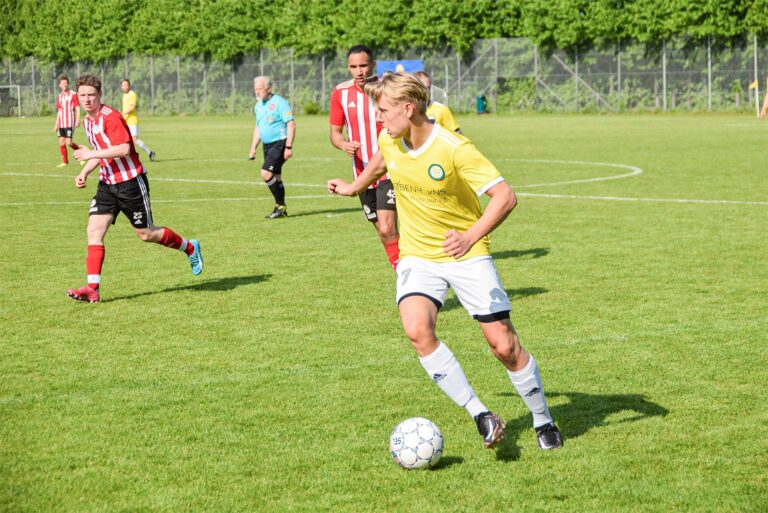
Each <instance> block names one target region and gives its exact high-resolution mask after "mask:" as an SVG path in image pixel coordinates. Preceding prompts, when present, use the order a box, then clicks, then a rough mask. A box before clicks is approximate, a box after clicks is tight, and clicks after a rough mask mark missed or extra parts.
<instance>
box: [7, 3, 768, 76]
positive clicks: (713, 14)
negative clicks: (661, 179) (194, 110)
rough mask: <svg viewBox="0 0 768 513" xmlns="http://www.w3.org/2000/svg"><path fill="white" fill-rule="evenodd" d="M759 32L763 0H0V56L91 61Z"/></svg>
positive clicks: (724, 38) (767, 23)
mask: <svg viewBox="0 0 768 513" xmlns="http://www.w3.org/2000/svg"><path fill="white" fill-rule="evenodd" d="M754 33H756V34H758V36H760V37H761V38H765V37H766V36H768V0H704V1H700V2H691V1H690V0H507V1H495V0H466V1H463V2H455V1H452V0H333V1H326V0H285V1H283V2H280V3H278V2H264V1H250V2H240V1H237V0H197V1H192V2H183V1H182V0H104V1H102V2H98V3H93V2H90V1H87V0H71V1H69V2H67V8H66V9H62V8H61V4H60V2H58V1H56V0H5V1H4V2H2V4H1V5H0V56H1V57H4V58H10V59H19V58H23V57H27V56H35V57H38V58H40V59H44V60H48V61H56V62H74V61H88V60H90V61H101V60H109V59H115V58H119V57H122V56H124V55H126V54H129V53H141V54H145V55H147V54H148V55H162V54H165V55H168V54H170V55H181V56H186V55H194V56H203V57H205V58H207V59H211V60H216V61H221V62H231V63H237V62H238V61H239V60H240V59H242V57H243V56H244V55H248V54H253V53H257V52H258V50H259V49H261V48H283V47H292V48H294V50H295V51H296V52H297V54H298V55H302V54H304V55H307V54H309V55H320V54H332V53H334V52H335V51H336V49H337V48H344V47H347V46H350V45H352V44H356V43H366V44H368V45H370V46H372V47H374V48H375V49H377V50H384V49H386V50H390V51H405V50H409V49H413V48H421V49H424V50H439V49H444V48H446V47H451V48H453V49H455V50H456V51H457V52H458V53H460V54H462V55H465V56H467V55H468V54H469V53H470V52H471V49H472V47H473V44H474V42H475V40H477V39H479V38H494V37H529V38H531V39H532V40H533V41H534V42H536V43H537V44H539V45H540V46H541V47H542V48H543V49H544V51H552V50H554V49H555V48H562V49H566V50H572V51H579V52H585V51H587V50H589V49H592V48H605V49H608V48H614V47H616V45H620V44H627V43H630V42H640V43H644V44H647V45H649V46H651V47H654V46H658V45H660V44H661V43H662V41H663V40H664V38H666V37H671V36H678V37H681V36H682V37H685V38H688V39H690V41H691V42H692V43H694V44H695V43H697V42H700V41H702V40H711V41H712V42H713V43H714V46H715V48H725V47H732V46H742V45H744V44H745V42H746V40H747V36H748V35H749V34H754Z"/></svg>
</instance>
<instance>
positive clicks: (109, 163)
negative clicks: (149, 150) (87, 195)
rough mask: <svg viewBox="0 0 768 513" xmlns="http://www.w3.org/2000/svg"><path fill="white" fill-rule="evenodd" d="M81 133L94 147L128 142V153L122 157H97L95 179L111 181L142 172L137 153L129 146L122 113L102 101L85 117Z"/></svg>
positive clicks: (130, 178) (117, 180)
mask: <svg viewBox="0 0 768 513" xmlns="http://www.w3.org/2000/svg"><path fill="white" fill-rule="evenodd" d="M85 133H86V134H87V135H88V140H89V141H90V142H91V146H92V147H93V149H94V150H103V149H106V148H111V147H113V146H117V145H119V144H124V143H129V144H130V145H131V151H130V153H129V154H128V155H127V156H125V157H120V158H113V159H101V172H100V173H99V180H100V181H102V182H104V183H107V184H115V183H120V182H127V181H128V180H133V179H134V178H136V177H137V176H139V175H140V174H142V173H143V172H144V166H142V165H141V161H140V160H139V155H138V154H137V153H136V148H135V147H134V146H133V139H131V133H130V132H129V131H128V125H127V124H126V122H125V119H123V116H122V115H121V114H120V113H119V112H118V111H116V110H114V109H112V108H111V107H108V106H107V105H102V106H101V109H100V110H99V113H98V114H97V115H96V118H94V119H91V117H90V116H86V118H85Z"/></svg>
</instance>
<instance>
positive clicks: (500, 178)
mask: <svg viewBox="0 0 768 513" xmlns="http://www.w3.org/2000/svg"><path fill="white" fill-rule="evenodd" d="M503 181H504V177H503V176H497V177H496V178H494V179H493V180H491V181H490V182H488V183H487V184H485V185H483V186H482V187H480V188H479V189H478V190H477V195H478V197H479V196H482V195H483V194H485V193H486V192H487V191H488V189H490V188H491V187H493V186H494V185H496V184H497V183H501V182H503Z"/></svg>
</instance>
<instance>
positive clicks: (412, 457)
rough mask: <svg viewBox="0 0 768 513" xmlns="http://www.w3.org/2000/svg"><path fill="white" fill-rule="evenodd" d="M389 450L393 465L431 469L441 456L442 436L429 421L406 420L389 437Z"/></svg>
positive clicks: (417, 418)
mask: <svg viewBox="0 0 768 513" xmlns="http://www.w3.org/2000/svg"><path fill="white" fill-rule="evenodd" d="M389 450H390V452H391V453H392V459H394V460H395V463H397V464H398V465H400V466H401V467H403V468H407V469H420V468H431V467H434V466H435V465H437V463H438V462H439V461H440V458H441V457H442V456H443V434H442V433H441V432H440V428H438V427H437V426H436V425H435V424H434V423H433V422H432V421H431V420H428V419H425V418H423V417H414V418H412V419H407V420H404V421H402V422H401V423H400V424H398V425H397V426H395V429H393V430H392V433H391V434H390V435H389Z"/></svg>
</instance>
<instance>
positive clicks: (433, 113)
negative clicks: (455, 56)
mask: <svg viewBox="0 0 768 513" xmlns="http://www.w3.org/2000/svg"><path fill="white" fill-rule="evenodd" d="M413 76H414V77H416V78H418V79H419V80H421V83H422V84H424V87H426V88H427V91H429V103H428V104H427V118H429V119H432V120H434V121H435V122H436V123H437V124H438V125H440V126H442V127H444V128H447V129H448V130H451V131H453V132H457V133H460V134H461V133H463V132H462V131H461V128H459V122H458V121H456V118H455V117H454V116H453V112H451V109H450V108H449V107H448V105H443V104H442V103H440V102H436V101H433V100H432V79H431V78H430V77H429V73H427V72H426V71H417V72H415V73H414V74H413Z"/></svg>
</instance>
